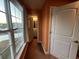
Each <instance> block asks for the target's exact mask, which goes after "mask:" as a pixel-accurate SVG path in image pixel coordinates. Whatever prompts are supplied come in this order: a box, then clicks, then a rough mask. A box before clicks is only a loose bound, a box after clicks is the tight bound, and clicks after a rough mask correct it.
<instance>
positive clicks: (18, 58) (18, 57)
mask: <svg viewBox="0 0 79 59" xmlns="http://www.w3.org/2000/svg"><path fill="white" fill-rule="evenodd" d="M25 45H26V43H24V44H23V46H22V48H21V50H20V51H19V53H18V54H17V56H16V57H15V59H20V56H21V54H22V52H23V50H24V47H25Z"/></svg>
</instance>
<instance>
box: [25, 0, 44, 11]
mask: <svg viewBox="0 0 79 59" xmlns="http://www.w3.org/2000/svg"><path fill="white" fill-rule="evenodd" d="M44 3H45V0H25V4H26V5H27V6H28V7H30V8H31V9H33V10H36V9H41V8H42V6H43V5H44Z"/></svg>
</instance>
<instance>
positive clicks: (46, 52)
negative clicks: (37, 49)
mask: <svg viewBox="0 0 79 59" xmlns="http://www.w3.org/2000/svg"><path fill="white" fill-rule="evenodd" d="M42 48H43V51H44V53H45V54H49V52H48V51H46V50H45V48H44V47H43V44H42Z"/></svg>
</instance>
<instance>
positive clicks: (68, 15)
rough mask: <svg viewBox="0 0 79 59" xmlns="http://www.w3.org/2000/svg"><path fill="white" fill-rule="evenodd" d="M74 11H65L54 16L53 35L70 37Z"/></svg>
mask: <svg viewBox="0 0 79 59" xmlns="http://www.w3.org/2000/svg"><path fill="white" fill-rule="evenodd" d="M75 15H76V9H67V10H64V11H62V12H58V14H57V15H56V23H55V33H57V34H58V35H65V36H70V37H71V36H72V35H73V29H74V23H75Z"/></svg>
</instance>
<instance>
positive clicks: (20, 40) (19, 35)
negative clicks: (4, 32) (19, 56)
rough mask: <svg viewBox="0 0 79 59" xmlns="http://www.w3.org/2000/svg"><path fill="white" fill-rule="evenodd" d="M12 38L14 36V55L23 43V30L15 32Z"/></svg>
mask: <svg viewBox="0 0 79 59" xmlns="http://www.w3.org/2000/svg"><path fill="white" fill-rule="evenodd" d="M14 36H15V45H16V53H17V52H18V51H19V49H20V48H21V46H22V44H23V43H24V41H23V40H24V35H23V29H19V30H16V31H15V34H14Z"/></svg>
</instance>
